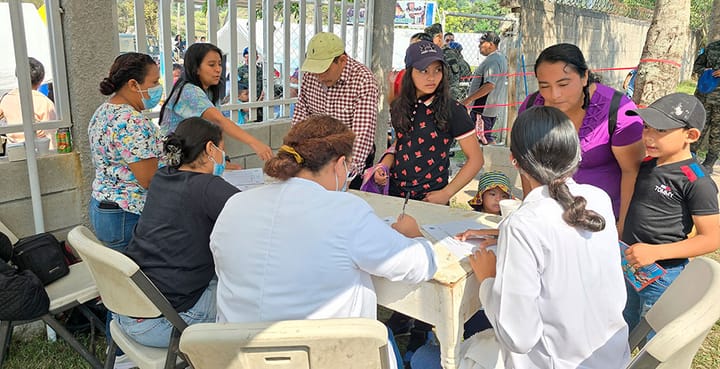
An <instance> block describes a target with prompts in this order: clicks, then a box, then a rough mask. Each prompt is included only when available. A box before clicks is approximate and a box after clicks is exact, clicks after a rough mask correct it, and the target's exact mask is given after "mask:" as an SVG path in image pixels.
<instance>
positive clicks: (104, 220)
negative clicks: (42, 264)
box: [88, 197, 140, 356]
mask: <svg viewBox="0 0 720 369" xmlns="http://www.w3.org/2000/svg"><path fill="white" fill-rule="evenodd" d="M88 213H89V215H90V224H92V226H93V228H94V229H95V237H97V239H98V240H99V241H100V242H102V243H103V244H104V245H105V246H107V247H109V248H111V249H113V250H115V251H119V252H123V251H125V248H126V247H127V245H128V243H130V239H132V234H133V231H134V230H135V225H136V224H137V222H138V219H140V215H138V214H134V213H130V212H127V211H125V210H123V209H120V208H118V209H101V208H100V201H98V200H96V199H95V198H94V197H90V205H89V206H88ZM110 320H112V313H110V311H109V310H108V313H107V319H106V323H105V335H106V338H107V340H108V342H110V338H111V337H110ZM122 354H123V352H122V350H120V349H118V350H117V355H118V356H120V355H122Z"/></svg>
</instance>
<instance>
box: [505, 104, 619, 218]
mask: <svg viewBox="0 0 720 369" xmlns="http://www.w3.org/2000/svg"><path fill="white" fill-rule="evenodd" d="M510 137H511V141H510V152H511V153H512V155H513V157H514V158H515V160H517V163H518V165H519V166H520V169H521V170H523V171H524V172H525V173H527V174H528V175H529V176H531V177H532V178H534V179H535V180H537V181H538V182H540V183H541V184H544V185H548V187H549V191H550V197H551V198H553V199H554V200H555V201H557V202H558V203H559V204H560V206H562V208H563V210H564V213H563V216H562V217H563V220H565V222H566V223H567V224H569V225H571V226H573V227H580V228H583V229H586V230H588V231H591V232H597V231H601V230H603V229H605V218H603V217H602V216H601V215H600V214H598V213H596V212H594V211H592V210H587V209H586V208H585V205H586V204H587V201H586V200H585V198H584V197H582V196H573V195H572V194H571V193H570V189H568V186H567V184H566V183H565V180H566V179H568V178H569V177H570V176H572V175H573V173H575V170H576V169H577V166H578V163H579V162H580V142H579V139H578V135H577V132H576V131H575V126H574V125H573V123H572V121H570V118H568V117H567V115H565V113H563V112H561V111H560V110H558V109H557V108H553V107H550V106H534V107H532V108H530V109H528V110H527V111H525V112H524V113H522V114H520V115H519V116H518V117H517V119H515V123H514V124H513V128H512V131H511V133H510Z"/></svg>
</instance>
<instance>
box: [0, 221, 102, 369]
mask: <svg viewBox="0 0 720 369" xmlns="http://www.w3.org/2000/svg"><path fill="white" fill-rule="evenodd" d="M0 232H3V233H5V235H7V236H8V238H9V239H10V241H11V242H12V243H16V242H17V240H18V238H17V237H16V236H15V235H14V234H13V233H12V232H11V231H10V230H9V229H8V228H7V227H6V226H5V224H3V223H2V222H0ZM45 291H46V292H47V294H48V297H49V298H50V311H49V312H48V313H47V314H45V315H43V316H41V317H40V318H38V319H39V320H42V321H43V322H45V324H47V325H49V326H50V327H51V328H52V329H53V330H54V331H55V332H56V333H57V334H58V335H59V336H60V337H62V338H63V339H64V340H65V341H66V342H67V343H68V344H69V345H70V346H71V347H72V348H73V349H74V350H75V351H77V352H78V354H80V356H82V357H83V359H85V361H87V362H88V363H89V364H90V366H91V367H92V368H94V369H101V368H102V367H103V366H102V363H101V362H100V360H98V359H97V357H95V355H93V354H92V353H91V352H90V351H88V349H87V348H85V346H83V345H82V344H80V342H78V341H77V340H76V339H75V337H74V336H73V334H72V333H70V332H69V331H68V330H67V329H66V328H65V326H63V324H62V323H61V322H60V321H58V320H57V319H55V315H56V314H60V313H62V312H65V311H68V310H70V309H71V308H74V307H77V308H78V309H79V310H80V312H81V313H82V314H83V315H84V316H85V317H86V318H88V319H89V320H90V323H91V329H95V328H98V329H99V330H100V331H102V332H104V331H105V326H104V325H103V324H102V322H101V321H100V320H99V319H98V318H97V317H96V316H95V315H94V314H93V313H92V312H91V311H90V310H89V309H88V308H87V307H86V306H84V305H83V304H84V303H86V302H88V301H92V300H93V299H95V298H97V297H98V296H100V294H99V293H98V290H97V288H96V287H95V282H94V281H93V279H92V276H91V275H90V270H89V269H88V267H87V265H86V264H85V263H84V262H80V263H77V264H73V265H71V266H70V273H69V274H68V275H66V276H64V277H62V278H60V279H58V280H57V281H55V282H52V283H51V284H49V285H47V286H46V287H45ZM38 319H35V320H38ZM32 321H34V320H30V321H23V322H12V321H0V368H2V366H3V362H4V361H5V356H6V353H7V351H8V349H9V346H10V340H11V339H12V333H13V326H14V325H18V324H23V323H30V322H32Z"/></svg>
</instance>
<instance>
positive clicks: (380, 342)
mask: <svg viewBox="0 0 720 369" xmlns="http://www.w3.org/2000/svg"><path fill="white" fill-rule="evenodd" d="M387 350H388V331H387V328H386V327H385V326H384V325H383V324H382V323H380V322H378V321H377V320H374V319H363V318H348V319H325V320H287V321H280V322H259V323H228V324H222V323H207V324H194V325H192V326H190V327H188V328H187V329H185V331H184V332H183V334H182V337H181V338H180V351H182V352H183V353H184V354H185V355H186V357H187V358H188V360H189V362H190V363H191V364H192V366H193V368H195V369H330V368H332V369H337V368H343V369H380V368H388V367H389V365H388V352H387Z"/></svg>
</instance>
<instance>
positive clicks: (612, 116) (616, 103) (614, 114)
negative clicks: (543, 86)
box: [525, 90, 624, 143]
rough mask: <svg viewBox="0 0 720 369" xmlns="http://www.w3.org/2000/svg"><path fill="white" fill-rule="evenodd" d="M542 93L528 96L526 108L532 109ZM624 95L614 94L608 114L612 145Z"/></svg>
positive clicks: (617, 92)
mask: <svg viewBox="0 0 720 369" xmlns="http://www.w3.org/2000/svg"><path fill="white" fill-rule="evenodd" d="M539 93H540V91H535V92H533V93H532V94H530V96H528V99H527V104H525V108H526V109H527V108H530V107H532V106H533V104H534V103H535V99H537V97H538V94H539ZM623 96H624V94H623V93H622V92H620V91H617V90H616V91H615V92H613V96H612V100H610V113H609V114H608V133H609V134H610V142H611V143H612V136H613V133H615V128H617V118H618V109H620V100H621V99H622V97H623Z"/></svg>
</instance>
